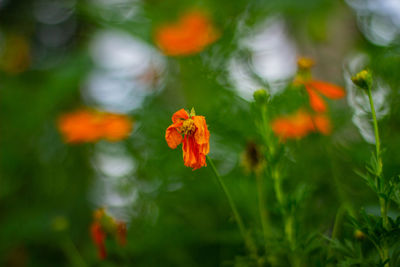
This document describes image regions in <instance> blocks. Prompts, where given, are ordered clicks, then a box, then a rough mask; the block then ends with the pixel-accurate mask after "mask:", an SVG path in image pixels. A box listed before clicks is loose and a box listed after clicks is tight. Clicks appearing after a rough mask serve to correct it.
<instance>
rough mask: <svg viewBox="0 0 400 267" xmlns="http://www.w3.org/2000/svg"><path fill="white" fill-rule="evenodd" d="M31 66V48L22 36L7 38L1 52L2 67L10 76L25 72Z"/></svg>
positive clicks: (0, 63)
mask: <svg viewBox="0 0 400 267" xmlns="http://www.w3.org/2000/svg"><path fill="white" fill-rule="evenodd" d="M30 64H31V48H30V45H29V42H28V40H27V39H26V38H25V37H24V36H22V35H9V36H6V38H5V42H4V45H3V49H2V50H1V51H0V67H1V69H2V70H3V71H4V72H7V73H9V74H18V73H21V72H24V71H25V70H26V69H27V68H28V67H29V66H30Z"/></svg>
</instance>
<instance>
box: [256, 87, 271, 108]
mask: <svg viewBox="0 0 400 267" xmlns="http://www.w3.org/2000/svg"><path fill="white" fill-rule="evenodd" d="M253 97H254V100H255V101H256V103H257V104H259V105H264V104H267V102H268V100H269V93H268V92H267V91H266V90H264V89H258V90H257V91H255V92H254V93H253Z"/></svg>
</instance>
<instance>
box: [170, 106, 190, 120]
mask: <svg viewBox="0 0 400 267" xmlns="http://www.w3.org/2000/svg"><path fill="white" fill-rule="evenodd" d="M188 118H189V114H188V113H187V112H186V110H184V109H183V108H182V109H180V110H178V111H177V112H175V113H174V115H172V122H173V123H177V122H180V121H182V120H187V119H188Z"/></svg>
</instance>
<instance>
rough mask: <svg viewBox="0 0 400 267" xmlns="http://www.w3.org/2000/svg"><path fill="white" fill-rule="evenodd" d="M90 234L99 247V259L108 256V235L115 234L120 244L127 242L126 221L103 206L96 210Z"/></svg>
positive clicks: (123, 244)
mask: <svg viewBox="0 0 400 267" xmlns="http://www.w3.org/2000/svg"><path fill="white" fill-rule="evenodd" d="M90 234H91V237H92V240H93V243H94V244H95V246H96V247H97V251H98V255H99V259H101V260H104V259H105V258H106V257H107V250H106V246H105V240H106V238H107V235H112V236H114V237H115V238H116V240H117V242H118V244H119V245H120V246H125V245H126V242H127V241H126V234H127V228H126V223H125V222H122V221H117V220H115V219H114V218H113V217H111V216H109V215H108V214H106V212H105V210H104V209H103V208H101V209H97V210H95V211H94V213H93V222H92V224H91V226H90Z"/></svg>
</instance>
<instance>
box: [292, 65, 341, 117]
mask: <svg viewBox="0 0 400 267" xmlns="http://www.w3.org/2000/svg"><path fill="white" fill-rule="evenodd" d="M297 64H298V67H299V73H298V74H297V76H296V78H295V80H294V82H293V84H294V85H296V86H297V85H303V86H304V87H305V88H306V90H307V93H308V97H309V101H310V106H311V108H312V109H313V110H314V111H316V112H325V111H326V110H327V107H326V103H325V101H324V100H323V98H322V97H321V95H320V94H322V95H324V96H326V97H327V98H330V99H340V98H343V97H344V96H345V91H344V90H343V88H341V87H339V86H337V85H334V84H331V83H327V82H324V81H319V80H314V79H312V76H311V72H310V68H311V67H312V66H313V65H314V61H313V60H312V59H309V58H299V60H298V62H297Z"/></svg>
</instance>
